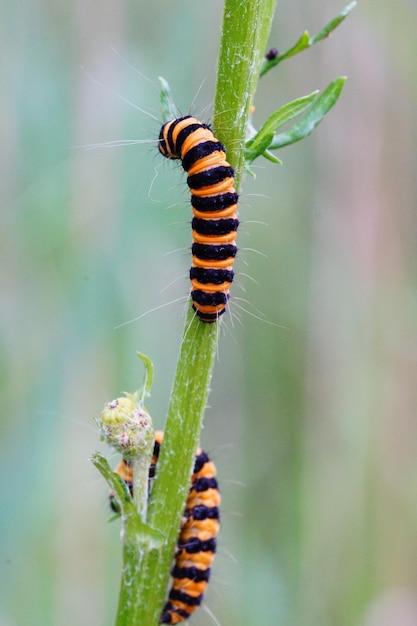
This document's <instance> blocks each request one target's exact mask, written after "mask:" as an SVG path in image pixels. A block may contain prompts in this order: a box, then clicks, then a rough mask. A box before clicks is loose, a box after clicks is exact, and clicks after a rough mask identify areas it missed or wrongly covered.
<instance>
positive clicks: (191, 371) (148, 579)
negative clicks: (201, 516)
mask: <svg viewBox="0 0 417 626" xmlns="http://www.w3.org/2000/svg"><path fill="white" fill-rule="evenodd" d="M216 336H217V328H216V325H215V324H203V323H201V322H200V320H199V319H198V318H196V317H195V313H194V311H192V310H190V312H189V315H188V317H187V324H186V327H185V331H184V337H183V341H182V344H181V350H180V356H179V361H178V365H177V373H176V377H175V381H174V386H173V389H172V393H171V402H170V406H169V409H168V418H167V423H166V429H165V435H164V443H163V446H162V447H161V452H160V456H159V461H158V476H157V479H156V480H155V484H154V486H153V489H152V495H151V499H150V503H149V513H148V524H149V525H150V526H151V527H152V528H155V529H157V530H158V531H159V532H161V533H162V534H163V536H164V537H165V539H166V542H165V544H164V545H163V546H162V548H161V549H160V550H153V551H151V552H149V553H148V554H146V555H145V557H144V559H143V561H142V565H141V574H142V580H143V588H142V602H141V610H140V614H139V621H138V622H137V624H138V625H141V626H145V625H148V624H149V625H150V624H157V623H158V620H159V617H160V612H161V606H162V604H163V600H164V597H165V593H166V586H167V582H168V577H169V572H170V568H171V564H172V556H173V554H174V547H175V543H176V540H177V537H178V529H179V525H180V520H181V515H182V512H183V510H184V504H185V500H186V498H187V493H188V488H189V481H190V476H191V473H192V469H193V465H194V455H195V450H196V448H197V446H198V442H199V438H200V430H201V425H202V419H203V414H204V409H205V407H206V404H207V397H208V392H209V387H210V379H211V373H212V369H213V363H214V357H215V353H216Z"/></svg>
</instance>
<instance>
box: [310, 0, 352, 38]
mask: <svg viewBox="0 0 417 626" xmlns="http://www.w3.org/2000/svg"><path fill="white" fill-rule="evenodd" d="M355 6H356V0H354V1H353V2H351V3H350V4H348V5H347V6H345V8H344V9H343V10H342V11H341V12H340V13H339V15H337V16H336V17H335V18H333V19H332V20H331V21H330V22H329V23H328V24H326V26H325V27H324V28H322V29H321V30H320V31H319V32H318V33H317V34H316V35H314V37H311V39H310V45H313V44H315V43H317V42H318V41H322V39H325V38H326V37H328V36H329V35H330V33H331V32H332V31H333V30H334V29H335V28H337V26H339V24H340V23H341V22H343V20H344V19H345V18H346V17H347V16H348V14H349V13H350V12H351V11H352V9H354V8H355Z"/></svg>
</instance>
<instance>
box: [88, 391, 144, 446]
mask: <svg viewBox="0 0 417 626" xmlns="http://www.w3.org/2000/svg"><path fill="white" fill-rule="evenodd" d="M97 423H98V426H99V428H100V433H101V436H102V438H103V439H104V440H105V441H106V442H107V443H108V444H109V445H110V446H112V448H114V449H115V450H116V451H117V452H120V453H121V454H123V457H125V458H129V457H130V456H137V455H139V454H141V453H142V452H145V451H147V450H148V449H149V448H150V446H151V443H152V442H153V439H154V431H153V428H152V419H151V417H150V415H149V413H148V412H147V411H146V409H144V407H143V406H142V404H141V403H140V402H139V399H138V394H136V393H133V394H132V393H125V396H124V397H121V398H116V399H115V400H112V401H111V402H108V403H107V404H106V405H105V407H104V409H103V411H102V413H101V416H100V419H98V420H97Z"/></svg>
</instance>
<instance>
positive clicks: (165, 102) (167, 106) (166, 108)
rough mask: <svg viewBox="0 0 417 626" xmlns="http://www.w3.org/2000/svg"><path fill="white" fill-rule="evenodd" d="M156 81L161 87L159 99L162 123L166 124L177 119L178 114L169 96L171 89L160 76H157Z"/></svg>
mask: <svg viewBox="0 0 417 626" xmlns="http://www.w3.org/2000/svg"><path fill="white" fill-rule="evenodd" d="M158 80H159V84H160V85H161V90H160V93H159V97H160V100H161V111H162V121H163V122H164V124H166V123H167V122H170V121H171V120H175V119H176V118H177V117H179V113H178V109H177V107H176V106H175V103H174V99H173V97H172V95H171V89H170V86H169V84H168V82H167V81H166V80H165V78H163V77H162V76H158Z"/></svg>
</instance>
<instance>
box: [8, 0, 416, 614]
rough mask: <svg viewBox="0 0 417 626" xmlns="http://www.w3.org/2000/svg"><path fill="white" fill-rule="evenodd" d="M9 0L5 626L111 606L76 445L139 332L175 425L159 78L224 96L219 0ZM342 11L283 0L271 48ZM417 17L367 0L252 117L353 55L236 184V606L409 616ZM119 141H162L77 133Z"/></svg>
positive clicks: (218, 594)
mask: <svg viewBox="0 0 417 626" xmlns="http://www.w3.org/2000/svg"><path fill="white" fill-rule="evenodd" d="M342 5H343V3H341V4H340V7H337V8H336V12H337V10H339V8H340V9H341V8H342ZM21 8H22V7H21V6H20V5H19V4H16V3H12V2H11V1H10V0H9V1H7V0H6V3H5V4H4V7H3V11H2V24H1V27H0V28H1V34H2V36H1V38H0V41H1V44H0V45H1V53H2V54H1V58H2V60H3V63H2V69H1V72H2V81H1V83H2V89H1V91H0V128H1V136H2V141H1V147H0V151H1V156H2V159H1V162H2V167H1V168H0V194H1V211H0V239H1V243H0V280H1V300H0V302H1V303H0V320H1V354H2V361H1V369H0V372H1V379H0V384H1V397H2V406H3V412H2V419H1V422H0V428H1V457H0V458H1V471H2V475H3V480H2V496H1V515H0V554H1V563H2V567H1V568H0V624H1V626H34V625H39V626H40V625H42V626H55V625H56V624H59V626H73V625H74V624H100V625H104V626H110V625H111V624H113V620H114V614H115V605H116V601H117V595H118V586H119V576H120V572H119V569H120V554H119V553H120V545H119V540H118V534H119V527H118V524H117V522H113V523H112V524H107V523H106V520H107V519H108V518H109V517H110V513H109V511H108V502H107V493H106V488H105V486H104V483H103V481H102V479H101V478H100V476H99V475H98V473H97V471H96V470H95V469H94V468H93V467H92V465H91V464H90V463H89V461H88V458H89V456H90V454H91V453H92V452H93V451H94V450H95V449H96V448H99V447H100V444H99V443H98V434H97V429H96V427H95V424H94V422H93V417H94V416H97V414H98V412H99V411H100V409H101V407H102V405H103V403H104V402H106V401H108V400H110V399H111V398H113V397H115V396H117V395H119V394H120V392H122V391H123V390H125V389H135V388H137V386H138V384H139V383H140V381H139V380H137V372H138V368H137V362H136V361H137V356H136V354H135V351H136V350H140V351H141V352H144V353H146V354H148V355H149V356H150V357H151V359H152V361H153V362H154V366H155V382H154V385H153V388H152V397H151V398H150V399H149V401H148V402H147V407H148V408H149V410H150V412H151V414H152V416H153V419H154V423H155V426H156V427H162V426H163V419H164V415H165V413H166V407H167V403H168V396H169V391H170V386H171V381H172V376H173V371H174V367H175V360H176V356H177V352H178V348H179V341H180V335H181V330H182V322H183V317H184V313H183V311H184V300H181V301H178V298H181V297H183V296H185V295H186V294H187V293H188V289H189V287H188V280H187V268H188V265H189V245H190V233H189V224H188V222H189V220H190V213H189V205H188V197H187V189H186V185H185V181H183V182H181V183H179V182H178V180H179V178H178V174H179V172H178V171H177V170H176V168H175V167H170V165H172V164H169V163H165V162H164V163H162V162H161V159H160V158H159V157H158V154H157V151H156V149H155V148H156V143H155V142H156V138H157V135H158V132H159V125H160V111H159V95H158V85H157V80H156V78H157V76H158V75H163V76H165V77H166V78H167V79H168V80H169V82H170V85H171V88H172V90H173V93H174V95H175V99H176V102H177V104H178V106H179V107H181V108H182V113H184V114H186V113H188V112H191V113H193V114H198V115H199V117H202V118H203V119H205V120H206V119H207V120H209V119H210V113H209V105H210V103H211V100H212V97H213V91H212V89H213V83H214V72H215V61H216V54H217V51H216V49H217V43H218V36H219V26H220V18H221V15H220V14H221V8H222V7H221V4H220V3H215V4H213V3H189V2H188V3H185V2H179V3H178V2H176V3H172V2H168V1H167V0H161V2H155V3H145V2H141V1H140V0H139V1H138V2H133V1H130V2H127V3H118V2H113V3H111V2H108V0H104V2H103V1H102V2H97V0H92V2H90V3H64V2H51V1H50V0H45V1H44V2H43V3H32V4H29V3H27V6H25V7H24V9H25V10H21ZM334 14H335V3H334V1H331V0H322V2H319V3H317V2H316V3H314V5H312V4H311V3H308V2H305V1H303V0H298V1H296V2H292V3H282V4H280V5H279V13H278V15H277V17H276V20H275V24H274V29H273V35H272V37H271V42H270V44H271V47H272V46H274V47H276V48H278V49H282V50H285V49H287V48H288V46H290V45H291V42H292V41H293V40H294V36H297V34H298V33H299V32H302V30H304V29H308V30H309V31H310V32H317V30H318V29H320V28H321V26H322V25H323V23H326V21H328V20H330V19H331V18H332V17H333V15H334ZM416 22H417V3H416V0H410V1H409V2H407V3H406V2H395V3H392V2H391V3H388V2H382V3H381V2H379V3H376V2H372V1H371V0H363V2H361V3H360V4H359V6H358V7H357V8H356V10H355V11H354V12H353V13H352V14H351V15H350V16H349V18H348V19H347V20H346V22H345V23H344V24H343V25H341V26H340V27H339V28H338V29H337V31H336V32H335V33H334V35H332V37H331V38H329V39H326V40H325V41H323V42H322V43H320V44H317V45H315V46H314V47H313V48H312V49H311V50H310V51H307V52H306V53H305V54H303V55H299V56H297V57H296V58H294V59H292V60H289V61H288V62H287V63H285V64H283V65H282V66H281V67H279V68H276V69H275V70H273V71H271V72H270V73H269V74H268V75H267V76H265V77H264V78H263V79H262V81H261V83H260V88H259V92H258V98H257V101H256V102H255V104H256V112H255V122H256V126H257V127H260V126H261V125H262V123H263V121H264V120H265V119H266V117H267V116H268V115H269V113H270V112H271V111H273V110H275V109H276V108H277V105H278V106H279V105H280V104H283V103H284V102H288V101H290V100H292V99H294V98H297V97H299V95H300V93H309V92H311V91H312V90H313V89H315V88H316V87H320V88H321V89H323V88H324V87H325V86H326V85H327V84H328V83H329V81H330V80H331V79H332V78H333V77H334V76H339V75H347V76H348V81H347V83H346V86H345V89H344V92H343V94H342V97H341V99H340V100H339V102H338V104H337V106H336V107H335V108H334V109H333V110H332V111H331V113H330V114H329V115H328V116H327V117H326V119H325V120H324V121H323V123H322V124H321V126H320V128H319V129H318V130H317V132H316V133H314V136H312V137H311V138H310V139H308V140H306V141H304V142H302V143H301V144H298V145H295V146H292V147H290V148H287V149H286V150H285V155H284V157H285V158H284V161H285V163H284V166H282V167H280V168H277V167H276V166H275V165H273V164H271V163H268V162H266V161H265V163H263V164H262V166H263V167H262V168H260V167H259V168H258V167H257V168H255V167H254V170H255V171H256V174H257V178H256V179H255V180H252V179H249V178H247V179H246V181H245V186H244V190H243V193H242V197H241V205H240V216H241V220H242V227H241V231H240V233H239V245H240V247H241V251H240V254H239V259H238V261H237V263H236V265H237V270H238V271H239V275H238V277H237V280H236V284H234V289H233V297H232V301H231V307H230V308H231V312H232V313H233V314H234V315H235V317H234V318H232V319H230V318H229V319H226V320H225V323H224V324H223V325H222V330H221V332H220V336H219V358H218V363H217V368H216V372H215V376H214V380H213V385H212V387H213V390H212V395H211V398H210V407H209V409H208V411H207V416H206V422H205V430H204V432H203V445H204V447H205V448H206V449H208V450H209V451H210V453H211V456H212V457H213V458H214V460H215V461H216V464H217V466H218V470H219V477H220V481H221V486H222V493H223V513H222V515H223V525H222V533H221V536H220V548H219V553H218V556H217V558H216V564H215V568H214V572H213V582H212V583H211V585H210V590H209V592H208V594H207V600H206V604H207V607H208V608H209V609H210V611H212V612H213V613H214V614H215V615H216V617H217V619H218V620H219V621H220V623H221V624H223V625H225V626H226V625H227V626H235V625H237V624H239V626H253V624H265V625H266V626H269V625H271V626H275V625H276V624H279V625H280V626H335V625H337V626H351V625H353V624H357V625H360V626H388V625H389V626H392V624H399V625H402V624H406V623H407V624H408V623H415V622H417V598H416V596H415V563H416V557H417V538H416V537H417V535H416V532H415V528H416V523H417V519H416V517H417V514H416V500H415V476H416V469H417V468H416V465H417V461H416V459H417V432H416V431H417V421H416V419H415V415H416V409H417V397H416V395H417V393H416V384H415V360H416V319H417V315H416V313H417V311H416V303H417V297H416V271H417V270H416V268H417V254H416V232H417V224H416V221H417V217H416V211H415V206H416V204H417V198H416V185H415V172H416V170H417V163H416V159H417V157H416V152H415V140H416V134H417V132H416V131H417V128H416V117H415V111H416V104H417V93H416V87H415V84H416V83H415V75H416V69H417V68H416V61H415V59H416V58H417V50H416V47H417V42H416V38H415V29H416V26H417V24H416ZM202 25H204V27H203V28H202ZM112 47H114V48H115V49H116V50H117V51H118V52H119V53H120V54H121V55H122V56H123V57H125V58H127V59H128V61H129V62H130V63H131V65H133V66H134V68H136V69H137V71H138V72H140V73H141V74H140V73H135V71H134V70H133V69H132V68H131V67H129V66H128V65H127V64H126V63H125V62H124V61H123V60H121V59H120V58H119V57H118V56H117V55H116V54H115V53H114V52H113V51H112ZM83 67H84V68H85V70H87V72H88V73H89V74H90V75H92V76H93V77H94V78H95V81H94V80H92V79H91V78H90V77H89V75H88V74H87V73H86V71H84V70H83V69H82V68H83ZM143 75H145V76H146V77H148V78H150V79H151V81H153V85H152V84H151V83H150V82H149V81H148V80H147V78H145V77H144V76H143ZM116 94H119V95H120V96H122V97H123V98H126V99H128V100H130V101H132V102H133V103H134V104H136V105H137V106H139V107H140V108H141V109H145V110H146V111H149V112H150V113H151V114H152V115H153V116H154V117H153V118H152V117H149V116H146V115H145V114H143V113H142V112H140V111H138V110H136V109H134V108H133V107H132V106H129V105H128V104H127V103H126V102H124V101H123V100H121V99H120V98H119V97H118V95H116ZM155 118H156V119H155ZM124 138H125V139H138V140H140V141H143V140H149V143H145V144H142V143H139V144H137V145H129V146H124V147H120V148H109V149H105V148H101V149H96V150H85V149H81V148H79V147H78V146H81V145H85V144H96V143H102V142H107V141H113V140H117V139H124ZM265 223H266V224H267V226H266V227H265V225H264V224H265ZM253 250H255V251H259V252H261V253H262V254H265V255H266V257H264V256H262V255H259V254H255V253H254V252H253ZM248 274H249V275H250V276H251V277H252V278H254V279H255V280H256V281H257V283H254V282H253V281H250V280H248V278H247V276H246V275H248ZM176 279H179V280H176ZM173 281H176V282H173ZM160 305H166V306H164V307H163V308H159V309H158V308H157V307H159V306H160ZM242 308H243V309H245V311H243V310H242ZM151 309H155V310H153V312H151V313H149V314H148V315H146V316H145V317H142V318H141V319H138V320H137V321H135V322H132V323H131V324H127V325H124V326H120V324H123V323H124V322H126V321H129V320H131V319H132V318H134V317H136V316H140V315H142V314H144V313H146V312H149V311H151ZM258 311H260V312H261V313H260V314H259V313H258ZM252 313H253V314H254V315H252ZM262 315H264V316H265V317H266V319H267V320H268V321H271V322H273V323H275V324H277V326H273V325H270V324H267V323H263V322H262V321H260V319H259V317H262ZM238 318H239V319H240V322H239V321H238ZM116 327H118V328H116ZM100 449H101V450H102V451H104V452H105V454H106V455H107V457H108V459H109V462H110V464H111V465H113V464H115V463H116V460H117V459H116V457H115V456H114V455H113V456H112V455H111V453H109V452H108V451H107V450H106V449H105V448H104V447H103V446H101V448H100ZM401 620H402V621H401ZM407 620H408V621H407ZM194 623H195V624H199V625H201V626H203V625H204V626H205V625H208V624H212V620H211V618H210V616H209V615H208V614H206V613H205V612H204V611H200V612H199V614H197V615H196V617H195V620H194Z"/></svg>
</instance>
